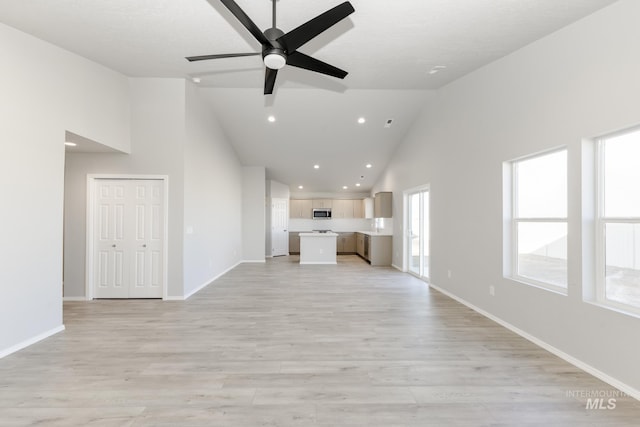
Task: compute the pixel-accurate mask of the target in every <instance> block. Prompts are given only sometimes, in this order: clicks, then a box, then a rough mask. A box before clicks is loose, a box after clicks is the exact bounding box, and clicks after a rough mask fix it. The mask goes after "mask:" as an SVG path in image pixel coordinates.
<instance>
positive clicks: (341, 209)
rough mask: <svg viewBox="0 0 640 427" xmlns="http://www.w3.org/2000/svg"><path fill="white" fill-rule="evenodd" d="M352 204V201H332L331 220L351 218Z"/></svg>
mask: <svg viewBox="0 0 640 427" xmlns="http://www.w3.org/2000/svg"><path fill="white" fill-rule="evenodd" d="M353 202H354V200H334V201H333V203H332V205H333V207H332V208H331V218H332V219H336V218H339V219H342V218H345V219H346V218H353Z"/></svg>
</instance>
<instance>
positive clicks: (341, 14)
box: [277, 1, 355, 52]
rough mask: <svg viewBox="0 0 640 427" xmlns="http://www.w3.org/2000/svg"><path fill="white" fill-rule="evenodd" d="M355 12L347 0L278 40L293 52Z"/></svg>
mask: <svg viewBox="0 0 640 427" xmlns="http://www.w3.org/2000/svg"><path fill="white" fill-rule="evenodd" d="M353 12H355V9H354V8H353V6H352V5H351V3H349V2H348V1H346V2H344V3H342V4H340V5H338V6H336V7H334V8H333V9H329V10H328V11H326V12H325V13H323V14H321V15H318V16H316V17H315V18H313V19H312V20H310V21H308V22H306V23H304V24H302V25H300V26H299V27H298V28H295V29H293V30H291V31H289V32H288V33H287V34H285V35H283V36H280V37H279V38H278V40H277V41H278V42H279V43H282V44H283V45H285V46H286V48H287V50H288V51H289V52H293V51H294V50H296V49H298V48H299V47H300V46H302V45H303V44H305V43H306V42H308V41H309V40H311V39H312V38H314V37H315V36H317V35H318V34H320V33H322V32H324V31H325V30H326V29H328V28H329V27H332V26H333V25H335V24H337V23H338V22H340V21H342V20H343V19H344V18H346V17H347V16H349V15H351V14H352V13H353Z"/></svg>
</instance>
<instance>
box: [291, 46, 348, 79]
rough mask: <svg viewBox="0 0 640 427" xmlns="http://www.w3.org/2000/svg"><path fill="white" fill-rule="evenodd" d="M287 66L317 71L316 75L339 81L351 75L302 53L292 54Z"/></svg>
mask: <svg viewBox="0 0 640 427" xmlns="http://www.w3.org/2000/svg"><path fill="white" fill-rule="evenodd" d="M287 64H288V65H292V66H294V67H298V68H304V69H305V70H309V71H315V72H316V73H322V74H326V75H328V76H332V77H337V78H339V79H344V78H345V77H346V76H347V74H349V73H347V72H346V71H344V70H341V69H340V68H337V67H334V66H333V65H329V64H327V63H326V62H322V61H319V60H317V59H315V58H312V57H310V56H309V55H305V54H304V53H300V52H293V53H292V54H290V55H289V56H288V57H287Z"/></svg>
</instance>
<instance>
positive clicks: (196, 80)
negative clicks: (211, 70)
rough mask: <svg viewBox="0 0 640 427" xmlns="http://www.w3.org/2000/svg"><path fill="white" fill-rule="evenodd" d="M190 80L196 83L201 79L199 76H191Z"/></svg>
mask: <svg viewBox="0 0 640 427" xmlns="http://www.w3.org/2000/svg"><path fill="white" fill-rule="evenodd" d="M191 81H192V82H194V83H196V84H197V83H200V82H201V81H202V79H200V77H193V78H192V79H191Z"/></svg>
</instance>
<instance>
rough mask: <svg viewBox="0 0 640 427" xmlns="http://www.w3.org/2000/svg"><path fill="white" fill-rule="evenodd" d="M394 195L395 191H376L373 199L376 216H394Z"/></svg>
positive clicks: (374, 214)
mask: <svg viewBox="0 0 640 427" xmlns="http://www.w3.org/2000/svg"><path fill="white" fill-rule="evenodd" d="M392 196H393V193H391V192H390V191H382V192H380V193H376V195H375V198H374V199H373V216H374V218H393V212H392Z"/></svg>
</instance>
